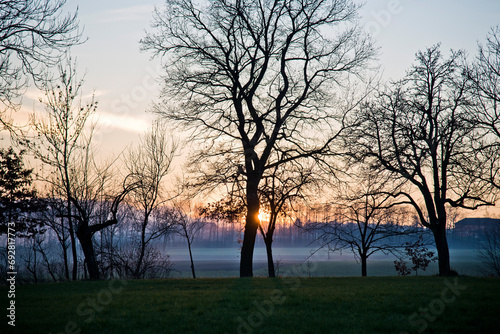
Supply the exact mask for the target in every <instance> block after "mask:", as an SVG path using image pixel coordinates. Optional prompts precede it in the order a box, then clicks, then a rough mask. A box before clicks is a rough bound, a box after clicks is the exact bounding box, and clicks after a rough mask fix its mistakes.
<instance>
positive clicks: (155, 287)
mask: <svg viewBox="0 0 500 334" xmlns="http://www.w3.org/2000/svg"><path fill="white" fill-rule="evenodd" d="M0 294H1V299H0V300H1V301H2V309H3V310H4V311H3V312H4V313H5V312H7V311H6V307H5V305H7V304H6V303H7V287H5V286H2V287H0ZM15 301H16V322H15V323H16V330H17V331H12V328H11V327H10V326H8V325H7V320H8V318H6V317H5V315H4V316H2V319H3V320H2V323H1V324H0V333H9V332H17V333H53V334H56V333H119V334H127V333H343V334H345V333H418V332H422V331H423V332H425V333H493V332H495V329H496V328H498V327H497V325H498V323H497V321H498V320H497V317H498V315H499V311H500V280H498V279H493V278H477V277H458V278H455V277H450V278H442V277H436V276H432V277H430V276H426V277H368V278H361V277H355V278H354V277H337V278H318V277H313V278H305V277H285V278H277V279H267V278H253V279H239V278H220V279H214V278H205V279H196V280H193V279H169V280H135V281H118V280H117V281H99V282H91V281H81V282H64V283H49V284H38V285H21V286H17V289H16V297H15ZM6 319H7V320H6Z"/></svg>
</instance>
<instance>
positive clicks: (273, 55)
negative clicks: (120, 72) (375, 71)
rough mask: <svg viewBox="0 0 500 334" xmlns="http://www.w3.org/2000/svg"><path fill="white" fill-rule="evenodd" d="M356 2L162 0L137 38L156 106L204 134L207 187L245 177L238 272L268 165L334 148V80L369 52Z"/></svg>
mask: <svg viewBox="0 0 500 334" xmlns="http://www.w3.org/2000/svg"><path fill="white" fill-rule="evenodd" d="M358 8H359V6H357V5H355V4H353V3H352V1H350V0H332V1H322V0H306V1H297V0H285V1H274V0H266V1H260V2H256V1H250V0H241V1H240V0H238V1H225V0H215V1H210V2H209V1H202V2H195V1H191V0H168V1H166V7H165V9H164V10H160V9H156V10H155V12H154V23H153V27H154V28H155V32H153V33H149V34H147V36H146V37H145V38H144V39H143V40H142V41H141V42H142V47H143V49H147V50H152V51H153V52H154V55H156V56H161V57H163V60H164V61H165V87H164V90H163V98H164V103H163V104H158V105H157V106H156V108H155V112H156V113H158V114H159V115H161V116H163V117H165V118H167V119H169V120H171V121H174V122H176V124H178V125H181V126H182V127H183V128H184V129H187V130H189V131H190V133H191V136H190V137H189V138H190V139H191V140H194V141H199V142H201V143H203V145H202V148H201V149H199V150H198V151H197V152H196V154H194V155H193V159H192V163H193V164H199V165H201V166H200V167H199V172H200V175H201V176H203V177H204V178H202V177H199V179H200V180H201V181H203V182H202V183H204V184H205V187H206V188H210V187H211V188H212V189H213V188H215V187H218V186H220V185H221V184H223V183H224V184H227V183H228V182H231V180H232V178H231V176H230V175H236V174H240V175H241V176H243V178H244V181H245V197H246V199H245V200H246V205H247V216H246V224H245V230H244V236H243V244H242V248H241V262H240V276H242V277H245V276H252V275H253V267H252V261H253V251H254V245H255V238H256V234H257V230H258V229H259V219H258V214H259V209H260V198H259V185H260V183H261V181H262V179H263V176H264V174H265V172H266V170H268V169H273V168H275V167H276V166H278V165H281V164H286V163H288V162H290V161H299V160H304V159H308V158H312V157H317V156H319V155H322V154H324V153H327V152H332V151H333V149H332V144H333V141H334V139H335V138H337V136H338V132H339V131H341V130H339V129H342V126H341V125H340V126H338V125H339V123H340V124H341V119H342V117H343V111H339V109H342V108H339V109H335V108H333V96H334V94H332V88H333V87H341V86H342V84H345V83H347V82H348V81H347V80H345V79H346V76H347V74H350V73H359V71H361V70H362V69H363V66H365V64H366V63H367V61H368V60H369V59H370V58H371V57H372V56H373V54H374V51H373V48H372V46H371V43H370V41H369V40H368V39H367V38H365V37H364V36H363V35H362V33H361V32H360V29H358V27H357V26H356V25H355V19H356V14H357V11H358ZM225 161H229V162H230V164H229V165H228V166H226V167H224V166H223V165H222V164H223V162H225ZM206 164H208V165H211V166H216V167H220V168H222V169H224V170H225V173H224V174H219V172H218V170H217V168H215V169H212V168H210V167H207V166H206ZM221 180H222V182H221ZM207 184H209V185H210V187H209V186H208V185H207Z"/></svg>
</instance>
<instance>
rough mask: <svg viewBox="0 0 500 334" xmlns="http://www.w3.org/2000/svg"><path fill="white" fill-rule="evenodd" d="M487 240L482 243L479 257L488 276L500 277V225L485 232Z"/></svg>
mask: <svg viewBox="0 0 500 334" xmlns="http://www.w3.org/2000/svg"><path fill="white" fill-rule="evenodd" d="M485 232H486V235H485V239H484V240H483V241H482V242H481V243H480V246H479V250H478V256H479V259H480V260H481V263H482V266H483V268H482V269H483V272H484V274H486V275H494V276H499V277H500V224H497V225H496V226H493V227H491V228H490V229H489V230H487V231H485Z"/></svg>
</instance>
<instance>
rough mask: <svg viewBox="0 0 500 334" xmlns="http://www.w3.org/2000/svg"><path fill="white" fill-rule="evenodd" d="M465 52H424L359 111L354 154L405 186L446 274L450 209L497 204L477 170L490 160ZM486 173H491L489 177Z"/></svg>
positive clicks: (402, 198) (401, 196) (405, 199)
mask: <svg viewBox="0 0 500 334" xmlns="http://www.w3.org/2000/svg"><path fill="white" fill-rule="evenodd" d="M461 61H462V54H461V53H460V52H451V56H450V58H449V59H443V57H442V55H441V52H440V50H439V46H433V47H431V48H428V49H426V50H425V51H421V52H418V53H417V55H416V64H415V65H413V66H412V67H411V69H410V71H409V72H408V74H407V76H406V77H405V78H404V79H403V80H401V81H399V82H397V83H395V84H393V85H392V86H391V87H390V88H389V89H387V91H382V92H380V93H379V96H378V97H376V98H375V99H374V100H373V101H371V102H368V103H366V104H364V105H363V106H362V108H360V109H359V111H358V112H357V114H356V115H354V118H353V122H355V123H356V124H358V126H357V128H356V130H353V131H352V132H351V135H352V136H351V137H350V139H349V140H352V141H351V142H348V145H349V147H350V149H349V151H350V152H351V157H353V158H354V160H355V161H357V162H361V163H365V164H367V165H368V166H370V168H372V169H376V170H379V171H381V172H382V171H383V172H385V173H388V175H389V176H390V177H392V178H393V179H394V180H395V181H394V182H397V183H400V184H403V185H404V187H400V188H399V189H397V190H396V191H394V192H393V193H392V195H393V196H394V197H396V198H398V200H399V202H400V203H401V204H408V205H411V206H412V207H413V208H414V209H415V211H416V213H417V214H418V217H419V220H420V223H421V224H422V225H423V226H424V227H426V228H429V229H430V230H431V231H432V233H433V235H434V240H435V244H436V248H437V251H438V257H439V274H440V275H447V274H448V273H449V272H450V257H449V249H448V242H447V238H446V224H447V220H448V219H447V207H448V206H451V207H460V208H464V209H476V208H478V207H480V206H483V205H493V204H494V202H495V192H493V191H492V187H491V185H490V184H489V183H488V182H484V180H483V179H484V178H483V177H480V176H478V175H477V171H471V169H472V168H471V167H473V166H476V165H488V164H489V163H488V161H485V160H482V161H478V159H479V158H480V157H479V155H478V154H477V150H476V149H475V146H476V144H477V143H480V142H481V141H482V140H483V138H484V134H483V132H482V131H479V130H478V128H477V126H476V125H475V124H476V123H475V121H474V119H473V118H474V116H473V112H471V106H472V105H473V100H472V99H471V95H470V94H469V90H468V80H467V78H466V77H465V76H463V75H462V74H463V73H462V71H461V67H460V64H461ZM483 176H484V175H483Z"/></svg>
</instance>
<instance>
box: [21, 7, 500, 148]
mask: <svg viewBox="0 0 500 334" xmlns="http://www.w3.org/2000/svg"><path fill="white" fill-rule="evenodd" d="M162 4H163V0H145V1H132V0H100V1H97V0H86V1H82V0H68V1H67V4H66V6H65V11H73V10H74V9H75V8H76V7H77V6H78V7H79V20H80V25H81V26H82V27H83V28H84V36H86V37H88V41H87V42H86V43H84V44H83V45H79V46H76V47H74V48H73V50H72V56H73V57H76V58H77V60H78V68H79V73H81V74H83V73H86V75H85V78H86V84H85V86H84V89H83V91H84V94H86V95H88V94H90V93H92V92H93V91H94V92H95V94H96V96H97V99H98V100H99V108H98V116H99V120H100V124H101V127H100V131H99V132H98V134H97V137H96V140H97V141H98V143H99V144H100V146H101V150H102V151H104V152H108V151H112V152H114V153H115V154H118V153H119V152H120V151H121V150H123V149H124V148H125V147H126V146H127V145H130V144H132V143H133V142H135V141H137V139H138V135H139V134H141V133H142V132H143V131H144V130H145V129H146V128H147V127H148V126H149V124H150V122H151V120H152V119H153V118H154V117H153V115H151V114H149V113H147V112H146V110H147V109H148V106H149V105H150V104H151V101H153V100H154V99H155V98H156V97H157V95H158V92H159V88H160V86H159V85H158V84H157V83H156V82H155V77H156V75H157V74H158V73H161V70H160V68H159V62H158V61H150V55H149V54H148V53H145V52H141V51H140V50H139V40H140V39H141V37H143V36H144V34H145V30H147V29H150V28H149V25H150V21H151V12H152V10H153V8H154V6H155V5H157V6H160V5H162ZM360 15H361V23H362V24H363V26H364V27H365V29H366V30H367V31H369V32H371V33H372V34H373V36H374V38H375V41H376V43H377V45H378V46H380V48H381V49H380V56H379V63H380V65H381V68H382V69H383V71H384V76H385V78H393V79H397V78H399V77H401V76H402V75H403V74H404V71H405V69H407V68H408V67H409V66H410V64H411V63H412V62H413V58H414V54H415V52H416V51H418V50H419V49H423V48H425V47H427V46H431V45H433V44H435V43H437V42H441V43H442V50H443V51H446V50H449V49H450V48H453V49H465V50H466V51H467V52H468V53H469V55H470V56H473V55H474V54H475V50H476V46H477V42H478V41H482V40H484V38H485V36H486V34H487V32H488V30H489V29H490V27H492V26H494V25H497V24H500V1H498V0H479V1H471V0H454V1H451V0H439V1H436V0H418V1H417V0H367V2H366V4H365V7H364V8H363V9H362V10H361V12H360ZM39 95H40V93H39V92H37V91H36V90H34V89H32V90H29V91H28V94H27V95H26V97H25V99H24V107H23V110H22V111H21V112H20V113H19V115H18V116H16V117H18V118H19V119H22V118H24V117H25V115H26V114H27V113H28V112H30V111H32V110H33V109H34V108H35V109H36V108H38V107H37V105H36V102H34V101H36V97H37V96H39ZM23 115H24V116H23Z"/></svg>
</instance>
